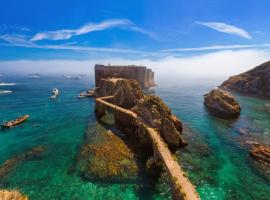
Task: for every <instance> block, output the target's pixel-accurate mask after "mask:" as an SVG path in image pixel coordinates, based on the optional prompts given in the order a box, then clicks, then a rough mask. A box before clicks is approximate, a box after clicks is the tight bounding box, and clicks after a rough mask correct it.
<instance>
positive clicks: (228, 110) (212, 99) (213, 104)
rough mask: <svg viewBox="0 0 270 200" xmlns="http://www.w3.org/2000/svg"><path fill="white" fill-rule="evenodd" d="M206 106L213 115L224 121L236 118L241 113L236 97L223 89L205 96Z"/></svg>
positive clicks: (214, 90) (215, 90)
mask: <svg viewBox="0 0 270 200" xmlns="http://www.w3.org/2000/svg"><path fill="white" fill-rule="evenodd" d="M204 104H205V106H206V107H207V109H208V110H209V111H210V112H211V113H213V114H214V115H216V116H218V117H221V118H224V119H228V118H236V117H238V116H239V115H240V111H241V108H240V105H239V103H238V102H237V101H236V99H235V97H234V96H233V95H232V94H230V93H229V92H227V91H224V90H221V89H213V90H211V91H210V92H209V93H207V94H205V95H204Z"/></svg>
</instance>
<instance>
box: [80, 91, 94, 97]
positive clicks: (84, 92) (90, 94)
mask: <svg viewBox="0 0 270 200" xmlns="http://www.w3.org/2000/svg"><path fill="white" fill-rule="evenodd" d="M93 96H94V90H88V91H83V92H81V93H80V94H79V96H78V99H82V98H85V97H93Z"/></svg>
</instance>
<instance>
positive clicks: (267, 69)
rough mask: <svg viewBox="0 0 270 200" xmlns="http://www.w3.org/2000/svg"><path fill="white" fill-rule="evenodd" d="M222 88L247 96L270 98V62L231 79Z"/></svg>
mask: <svg viewBox="0 0 270 200" xmlns="http://www.w3.org/2000/svg"><path fill="white" fill-rule="evenodd" d="M221 87H222V88H224V89H226V90H233V91H236V92H240V93H243V94H246V95H252V96H258V97H263V98H268V99H269V98H270V61H268V62H266V63H263V64H261V65H259V66H257V67H255V68H253V69H251V70H249V71H247V72H244V73H242V74H239V75H235V76H232V77H230V78H229V79H228V80H226V81H225V82H223V83H222V85H221Z"/></svg>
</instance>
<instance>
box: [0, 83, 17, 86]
mask: <svg viewBox="0 0 270 200" xmlns="http://www.w3.org/2000/svg"><path fill="white" fill-rule="evenodd" d="M8 85H16V83H0V86H8Z"/></svg>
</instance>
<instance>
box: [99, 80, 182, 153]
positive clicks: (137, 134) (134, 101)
mask: <svg viewBox="0 0 270 200" xmlns="http://www.w3.org/2000/svg"><path fill="white" fill-rule="evenodd" d="M111 95H112V96H114V98H113V102H112V103H114V104H116V105H118V106H120V107H123V108H126V109H129V110H131V111H133V112H135V113H137V114H138V116H139V120H137V121H136V122H131V120H130V119H129V118H128V116H126V115H125V114H123V113H117V112H115V117H116V125H117V127H118V128H119V129H121V130H123V131H124V132H126V133H129V135H133V138H136V142H138V145H139V144H144V146H146V145H147V143H148V142H147V140H148V138H147V134H146V131H145V128H144V127H143V125H142V123H146V124H147V125H148V126H150V127H153V128H155V129H157V130H158V132H159V133H160V135H161V136H162V138H163V139H164V141H165V142H166V143H167V144H168V146H169V148H170V150H172V151H175V150H176V149H177V148H179V147H180V146H185V145H186V143H185V142H184V141H183V139H182V137H181V133H182V123H181V121H180V120H179V119H177V117H176V116H175V115H173V114H172V112H171V110H170V109H169V108H168V106H167V105H166V104H165V103H164V102H163V101H162V100H161V99H160V98H159V97H157V96H154V95H149V96H146V95H144V94H143V91H142V89H141V88H140V85H139V84H138V82H137V81H134V80H127V79H117V78H110V79H103V80H102V82H101V85H100V87H98V88H96V90H95V97H104V96H111ZM102 110H103V108H102V106H98V105H96V113H103V111H102ZM133 140H134V141H135V139H133Z"/></svg>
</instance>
